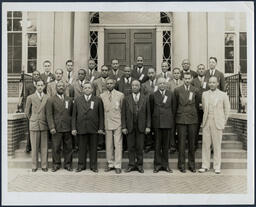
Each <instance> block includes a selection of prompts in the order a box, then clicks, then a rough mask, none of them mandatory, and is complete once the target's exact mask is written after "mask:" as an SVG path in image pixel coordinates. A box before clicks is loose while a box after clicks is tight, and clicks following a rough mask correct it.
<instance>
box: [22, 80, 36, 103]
mask: <svg viewBox="0 0 256 207" xmlns="http://www.w3.org/2000/svg"><path fill="white" fill-rule="evenodd" d="M35 92H36V87H35V85H34V83H33V81H31V82H28V83H26V84H25V93H24V101H25V104H26V101H27V97H28V96H30V95H32V94H33V93H35Z"/></svg>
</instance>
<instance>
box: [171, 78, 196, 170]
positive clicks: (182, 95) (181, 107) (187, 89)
mask: <svg viewBox="0 0 256 207" xmlns="http://www.w3.org/2000/svg"><path fill="white" fill-rule="evenodd" d="M191 81H192V75H191V73H184V85H182V86H180V87H178V88H175V90H174V96H175V99H176V110H175V111H176V113H175V114H176V117H175V118H176V127H177V130H178V136H179V141H178V143H179V155H178V156H179V157H178V168H179V170H180V171H181V172H182V173H185V172H186V169H185V160H186V155H185V146H186V140H187V138H188V168H189V170H190V171H191V172H193V173H195V172H196V165H195V138H196V135H197V134H196V133H197V125H198V109H199V94H198V89H197V88H195V87H194V86H192V85H191Z"/></svg>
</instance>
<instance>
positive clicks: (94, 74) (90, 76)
mask: <svg viewBox="0 0 256 207" xmlns="http://www.w3.org/2000/svg"><path fill="white" fill-rule="evenodd" d="M88 67H89V69H88V70H87V72H86V79H87V80H89V81H90V82H91V83H93V81H94V80H96V79H97V78H99V77H100V72H98V71H97V70H95V67H96V63H95V61H94V60H93V59H90V60H89V61H88Z"/></svg>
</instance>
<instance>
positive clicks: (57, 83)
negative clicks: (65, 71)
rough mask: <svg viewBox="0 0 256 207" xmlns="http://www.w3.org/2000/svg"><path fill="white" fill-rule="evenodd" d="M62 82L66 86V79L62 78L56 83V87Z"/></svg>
mask: <svg viewBox="0 0 256 207" xmlns="http://www.w3.org/2000/svg"><path fill="white" fill-rule="evenodd" d="M60 83H63V85H64V87H66V84H65V81H63V80H60V81H58V82H57V83H56V88H57V85H58V84H60Z"/></svg>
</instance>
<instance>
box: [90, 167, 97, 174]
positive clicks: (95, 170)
mask: <svg viewBox="0 0 256 207" xmlns="http://www.w3.org/2000/svg"><path fill="white" fill-rule="evenodd" d="M91 171H92V172H95V173H97V172H99V171H98V169H95V168H91Z"/></svg>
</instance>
